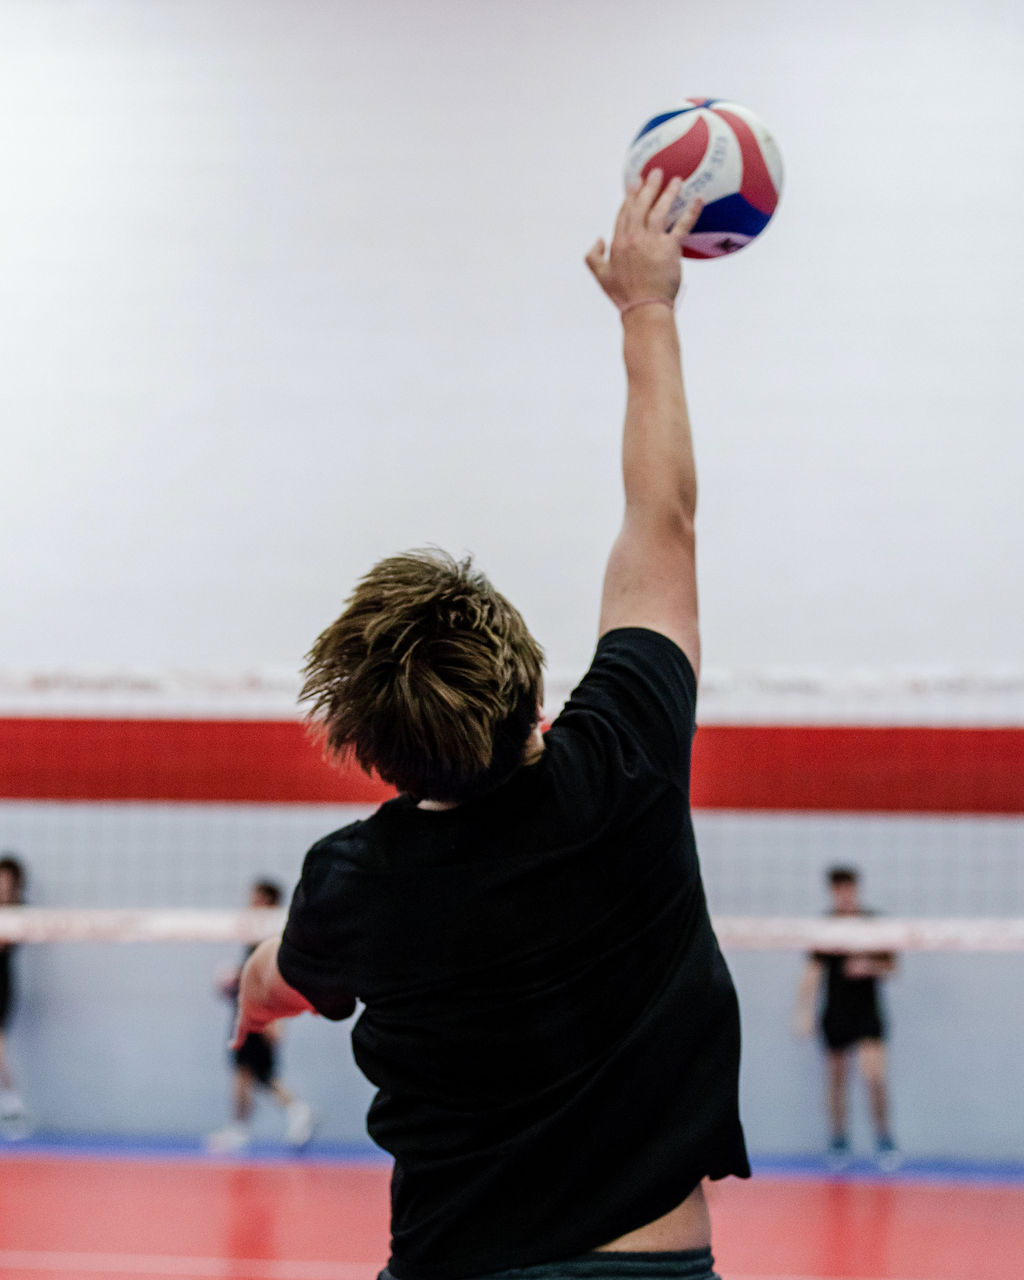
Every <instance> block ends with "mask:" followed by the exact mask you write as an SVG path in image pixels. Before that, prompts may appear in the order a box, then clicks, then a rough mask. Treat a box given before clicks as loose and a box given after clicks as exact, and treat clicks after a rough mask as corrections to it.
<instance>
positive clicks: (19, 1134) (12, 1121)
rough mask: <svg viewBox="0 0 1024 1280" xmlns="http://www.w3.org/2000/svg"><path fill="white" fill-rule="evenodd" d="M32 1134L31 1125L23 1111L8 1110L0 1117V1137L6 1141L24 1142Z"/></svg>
mask: <svg viewBox="0 0 1024 1280" xmlns="http://www.w3.org/2000/svg"><path fill="white" fill-rule="evenodd" d="M31 1136H32V1126H31V1124H29V1119H28V1116H27V1115H26V1114H25V1112H24V1111H19V1112H8V1114H7V1115H5V1116H3V1117H0V1138H6V1139H7V1141H8V1142H24V1141H25V1139H26V1138H29V1137H31Z"/></svg>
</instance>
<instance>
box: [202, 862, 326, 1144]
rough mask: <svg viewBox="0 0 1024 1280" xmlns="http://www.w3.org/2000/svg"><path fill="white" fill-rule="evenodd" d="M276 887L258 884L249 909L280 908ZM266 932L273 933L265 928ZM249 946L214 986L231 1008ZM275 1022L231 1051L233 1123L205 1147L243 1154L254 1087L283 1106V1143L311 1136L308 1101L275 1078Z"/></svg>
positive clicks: (213, 1135)
mask: <svg viewBox="0 0 1024 1280" xmlns="http://www.w3.org/2000/svg"><path fill="white" fill-rule="evenodd" d="M280 904H281V889H280V887H279V886H278V885H276V884H275V883H274V882H273V881H272V880H258V881H256V883H255V884H254V885H253V886H252V889H251V890H250V892H249V907H250V908H251V909H252V910H264V909H268V908H272V907H277V906H280ZM269 932H271V933H272V932H273V929H270V930H269ZM255 950H256V948H255V946H252V947H248V948H247V949H246V951H245V954H244V955H243V957H242V961H241V964H239V966H238V968H236V969H233V970H231V971H230V972H229V973H226V974H222V975H221V976H220V978H219V979H218V981H217V988H218V990H219V991H220V993H221V995H223V996H225V997H226V998H227V999H228V1000H230V1001H231V1003H232V1005H234V1004H235V1003H236V1002H237V1000H238V979H239V975H240V974H241V972H242V965H244V963H245V961H246V960H248V958H249V956H250V955H251V954H252V953H253V951H255ZM280 1034H281V1032H280V1023H271V1025H270V1026H268V1027H267V1028H266V1029H265V1030H263V1031H261V1032H255V1033H252V1034H250V1035H248V1036H246V1038H245V1040H244V1042H243V1043H242V1045H241V1046H240V1047H239V1048H238V1049H235V1050H233V1051H232V1054H231V1060H232V1064H233V1067H234V1074H233V1088H232V1120H231V1123H230V1124H228V1125H225V1126H224V1128H223V1129H218V1130H217V1131H216V1132H215V1133H211V1134H210V1135H209V1136H208V1138H207V1140H206V1146H207V1149H208V1150H209V1151H211V1152H215V1153H221V1154H226V1153H229V1152H233V1151H244V1150H245V1148H246V1147H248V1145H249V1142H250V1128H249V1126H250V1122H251V1120H252V1114H253V1110H254V1107H255V1102H256V1093H257V1090H258V1089H261V1088H262V1089H264V1090H266V1092H267V1093H269V1094H270V1096H271V1097H272V1098H273V1099H274V1101H275V1102H276V1103H277V1104H278V1105H279V1106H280V1107H282V1108H283V1110H284V1113H285V1118H286V1127H285V1141H286V1142H287V1143H288V1144H289V1146H291V1147H294V1148H295V1149H296V1150H301V1148H303V1147H304V1146H305V1145H306V1144H307V1143H308V1142H309V1140H310V1138H311V1137H312V1136H313V1129H314V1127H315V1121H314V1117H313V1111H312V1109H311V1107H310V1106H309V1104H308V1103H306V1102H303V1101H302V1099H301V1098H296V1097H295V1095H294V1094H293V1093H292V1092H291V1091H290V1090H289V1089H287V1088H286V1087H285V1086H284V1085H283V1084H282V1083H281V1081H280V1080H279V1079H278V1078H277V1052H276V1050H277V1043H278V1041H279V1039H280Z"/></svg>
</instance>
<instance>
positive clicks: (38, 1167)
mask: <svg viewBox="0 0 1024 1280" xmlns="http://www.w3.org/2000/svg"><path fill="white" fill-rule="evenodd" d="M387 1179H388V1166H387V1165H386V1164H385V1163H383V1162H381V1161H372V1160H352V1159H349V1160H333V1161H326V1160H320V1159H313V1158H307V1159H301V1160H285V1159H274V1158H255V1157H249V1158H247V1159H244V1160H242V1159H234V1160H231V1161H220V1160H212V1159H208V1158H205V1157H202V1156H197V1155H194V1154H191V1155H190V1154H187V1153H178V1154H169V1153H163V1154H161V1153H158V1152H157V1153H153V1154H141V1153H138V1152H136V1153H117V1154H97V1153H96V1152H92V1151H88V1150H80V1151H73V1150H63V1151H58V1150H48V1149H46V1148H45V1147H40V1146H33V1147H30V1148H14V1147H7V1148H4V1149H2V1150H0V1277H2V1278H3V1280H45V1278H46V1277H50V1278H51V1280H95V1278H96V1277H97V1276H109V1277H111V1278H112V1280H143V1278H146V1280H152V1278H153V1277H177V1278H179V1280H181V1278H184V1280H188V1278H189V1277H211V1276H212V1277H225V1278H230V1280H374V1277H375V1276H376V1273H377V1271H378V1270H379V1267H380V1265H381V1264H382V1262H383V1261H384V1260H385V1259H386V1256H387ZM709 1194H710V1197H711V1200H712V1212H713V1215H714V1220H715V1233H716V1243H715V1255H716V1259H717V1262H718V1269H719V1271H720V1272H721V1274H722V1276H723V1280H837V1278H842V1280H1014V1278H1015V1277H1018V1276H1021V1275H1024V1181H1015V1180H1013V1179H1009V1178H1008V1179H997V1178H994V1177H993V1178H992V1179H991V1180H987V1179H984V1178H980V1179H979V1178H971V1179H969V1180H956V1179H954V1178H952V1177H938V1176H935V1175H924V1174H921V1173H907V1174H901V1175H898V1176H896V1177H887V1178H885V1179H884V1180H883V1179H878V1178H875V1177H872V1176H870V1175H868V1174H856V1175H852V1176H851V1175H848V1176H844V1177H843V1178H825V1177H820V1176H811V1175H809V1174H807V1173H802V1174H801V1173H793V1172H789V1173H780V1172H778V1171H777V1172H775V1173H771V1172H759V1174H758V1176H757V1177H756V1178H755V1179H754V1180H752V1181H751V1182H750V1183H746V1184H744V1183H740V1182H737V1181H736V1180H734V1179H731V1180H729V1181H727V1182H725V1183H720V1184H716V1185H714V1186H712V1187H711V1188H710V1191H709Z"/></svg>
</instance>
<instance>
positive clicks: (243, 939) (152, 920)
mask: <svg viewBox="0 0 1024 1280" xmlns="http://www.w3.org/2000/svg"><path fill="white" fill-rule="evenodd" d="M284 923H285V913H284V912H283V911H277V910H257V911H253V910H248V911H229V910H218V909H216V908H207V909H188V908H178V909H175V908H163V909H151V910H133V909H131V908H110V909H89V908H69V909H60V908H52V907H0V944H3V943H13V944H19V943H65V942H119V943H140V942H238V943H243V944H251V943H258V942H261V941H263V939H265V938H267V937H270V936H273V935H275V934H278V933H280V932H281V930H282V929H283V927H284ZM713 923H714V926H715V932H716V934H717V936H718V939H719V942H720V943H721V945H722V946H723V947H724V948H725V949H726V950H736V951H824V952H878V951H899V952H903V951H911V952H917V951H922V952H928V951H942V952H945V951H950V952H971V951H977V952H1024V916H1019V917H1012V916H1011V917H1005V918H997V917H992V916H983V917H970V916H965V917H939V918H929V917H893V916H887V917H884V918H881V919H878V918H871V919H860V918H845V919H843V918H824V919H822V918H817V917H806V916H722V915H716V916H715V917H714V921H713Z"/></svg>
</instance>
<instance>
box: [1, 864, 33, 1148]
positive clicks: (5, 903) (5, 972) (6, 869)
mask: <svg viewBox="0 0 1024 1280" xmlns="http://www.w3.org/2000/svg"><path fill="white" fill-rule="evenodd" d="M24 901H25V868H24V865H23V864H22V862H21V860H20V859H19V858H16V857H15V856H14V854H11V853H5V854H3V856H0V907H17V906H20V905H21V904H22V903H23V902H24ZM13 957H14V944H13V943H10V942H0V1135H2V1136H3V1137H5V1138H14V1139H16V1138H24V1137H27V1135H28V1131H29V1126H28V1116H27V1113H26V1111H25V1103H24V1102H23V1101H22V1097H21V1094H20V1093H19V1092H18V1090H17V1088H16V1087H15V1084H14V1076H13V1075H12V1074H11V1066H10V1063H9V1062H8V1059H7V1044H6V1039H5V1037H6V1034H7V1024H8V1021H9V1020H10V1015H11V1010H12V1007H13V1004H14V972H13V968H14V966H13V964H12V961H13Z"/></svg>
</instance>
